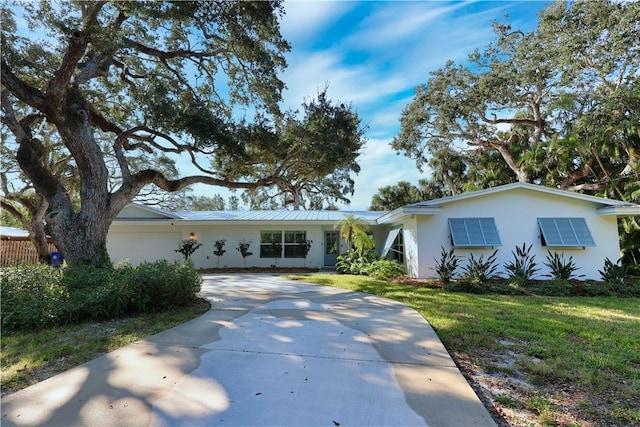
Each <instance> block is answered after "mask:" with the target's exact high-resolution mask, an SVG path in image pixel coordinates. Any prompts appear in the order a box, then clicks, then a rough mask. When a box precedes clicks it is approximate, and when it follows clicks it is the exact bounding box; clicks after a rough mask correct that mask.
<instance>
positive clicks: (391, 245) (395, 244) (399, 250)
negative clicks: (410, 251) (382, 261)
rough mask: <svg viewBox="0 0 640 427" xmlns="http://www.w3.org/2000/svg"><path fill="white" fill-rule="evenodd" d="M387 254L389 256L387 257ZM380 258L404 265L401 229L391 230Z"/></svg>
mask: <svg viewBox="0 0 640 427" xmlns="http://www.w3.org/2000/svg"><path fill="white" fill-rule="evenodd" d="M389 252H391V254H390V255H389ZM380 256H381V257H383V258H384V257H387V258H389V259H395V260H396V261H398V262H399V263H401V264H402V263H404V241H403V240H402V228H392V229H391V231H389V234H387V240H386V241H385V243H384V247H383V249H382V254H381V255H380Z"/></svg>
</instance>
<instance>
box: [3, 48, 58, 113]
mask: <svg viewBox="0 0 640 427" xmlns="http://www.w3.org/2000/svg"><path fill="white" fill-rule="evenodd" d="M0 77H1V78H0V80H2V86H4V87H5V88H7V90H8V92H9V93H11V95H13V96H15V97H16V98H18V99H19V100H20V101H22V102H24V103H25V104H27V105H30V106H32V107H33V108H35V109H37V110H40V111H43V112H46V111H47V110H48V108H47V103H46V101H45V96H44V94H43V93H42V92H40V91H39V90H38V89H36V88H34V87H32V86H30V85H28V84H27V83H25V82H24V81H22V80H21V79H20V78H19V77H18V76H16V75H15V74H14V73H13V71H12V70H11V67H9V64H7V63H6V62H5V61H4V59H3V60H2V65H1V74H0ZM3 92H4V93H3V94H2V105H3V109H4V105H5V104H4V101H5V99H6V98H8V96H7V93H6V92H7V91H3Z"/></svg>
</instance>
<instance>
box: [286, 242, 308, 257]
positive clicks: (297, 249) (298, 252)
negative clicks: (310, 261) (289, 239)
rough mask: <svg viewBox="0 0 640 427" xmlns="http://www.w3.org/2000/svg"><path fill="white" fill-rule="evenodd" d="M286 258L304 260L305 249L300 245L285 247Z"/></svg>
mask: <svg viewBox="0 0 640 427" xmlns="http://www.w3.org/2000/svg"><path fill="white" fill-rule="evenodd" d="M284 257H285V258H304V248H303V247H302V245H300V244H295V245H285V247H284Z"/></svg>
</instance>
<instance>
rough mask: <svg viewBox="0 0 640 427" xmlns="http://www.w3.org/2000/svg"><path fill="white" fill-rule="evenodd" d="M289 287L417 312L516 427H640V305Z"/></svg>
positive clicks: (373, 284)
mask: <svg viewBox="0 0 640 427" xmlns="http://www.w3.org/2000/svg"><path fill="white" fill-rule="evenodd" d="M289 277H292V278H295V279H297V280H303V281H305V282H309V283H315V284H321V285H326V286H334V287H338V288H343V289H350V290H355V291H361V292H367V293H371V294H376V295H380V296H384V297H387V298H390V299H393V300H396V301H400V302H402V303H404V304H406V305H408V306H410V307H413V308H414V309H416V310H417V311H418V312H419V313H420V314H421V315H422V316H423V317H424V318H425V319H427V320H428V321H429V323H430V324H431V325H432V326H433V328H434V329H435V330H436V332H437V334H438V336H439V337H440V339H441V340H442V342H443V343H444V345H445V347H446V348H447V350H448V351H449V352H450V353H451V355H452V356H453V358H454V360H456V362H457V363H458V365H459V366H460V367H461V368H462V370H463V372H465V373H466V375H467V376H468V378H470V379H471V381H472V382H473V383H475V385H478V386H480V389H481V390H483V391H481V393H484V395H485V396H486V397H487V398H488V399H489V400H491V402H492V403H493V405H495V408H494V409H495V410H497V411H498V412H500V413H502V414H503V415H504V417H505V418H507V419H508V420H509V421H510V422H511V423H512V425H530V424H529V421H530V422H531V423H532V424H533V425H621V426H622V425H640V298H616V297H536V296H505V295H475V294H465V293H453V292H447V291H444V290H440V289H429V288H425V287H415V286H408V285H398V284H390V283H387V282H382V281H376V280H372V279H370V278H366V277H362V276H347V275H322V274H318V275H305V276H289ZM491 384H493V386H490V385H491ZM526 420H529V421H526Z"/></svg>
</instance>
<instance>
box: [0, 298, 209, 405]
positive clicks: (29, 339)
mask: <svg viewBox="0 0 640 427" xmlns="http://www.w3.org/2000/svg"><path fill="white" fill-rule="evenodd" d="M208 309H209V303H208V302H206V301H204V300H201V299H200V300H197V301H196V302H195V303H193V304H192V305H190V306H188V307H185V308H181V309H175V310H171V311H166V312H159V313H152V314H145V315H140V316H135V317H126V318H122V319H118V320H109V321H103V322H88V323H82V324H76V325H68V326H60V327H53V328H48V329H45V330H42V331H39V332H32V333H17V334H13V335H6V334H3V336H2V344H1V347H2V362H1V367H2V382H1V387H2V393H3V394H5V393H12V392H15V391H18V390H21V389H23V388H25V387H28V386H30V385H32V384H35V383H37V382H39V381H42V380H45V379H47V378H49V377H51V376H53V375H55V374H57V373H60V372H63V371H65V370H67V369H70V368H73V367H75V366H78V365H80V364H82V363H84V362H87V361H89V360H91V359H94V358H96V357H98V356H101V355H102V354H105V353H108V352H109V351H112V350H115V349H117V348H119V347H122V346H125V345H127V344H130V343H132V342H135V341H138V340H140V339H142V338H145V337H147V336H150V335H154V334H157V333H158V332H162V331H164V330H166V329H169V328H172V327H174V326H176V325H179V324H181V323H184V322H186V321H188V320H191V319H193V318H194V317H197V316H199V315H200V314H202V313H204V312H205V311H207V310H208Z"/></svg>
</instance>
